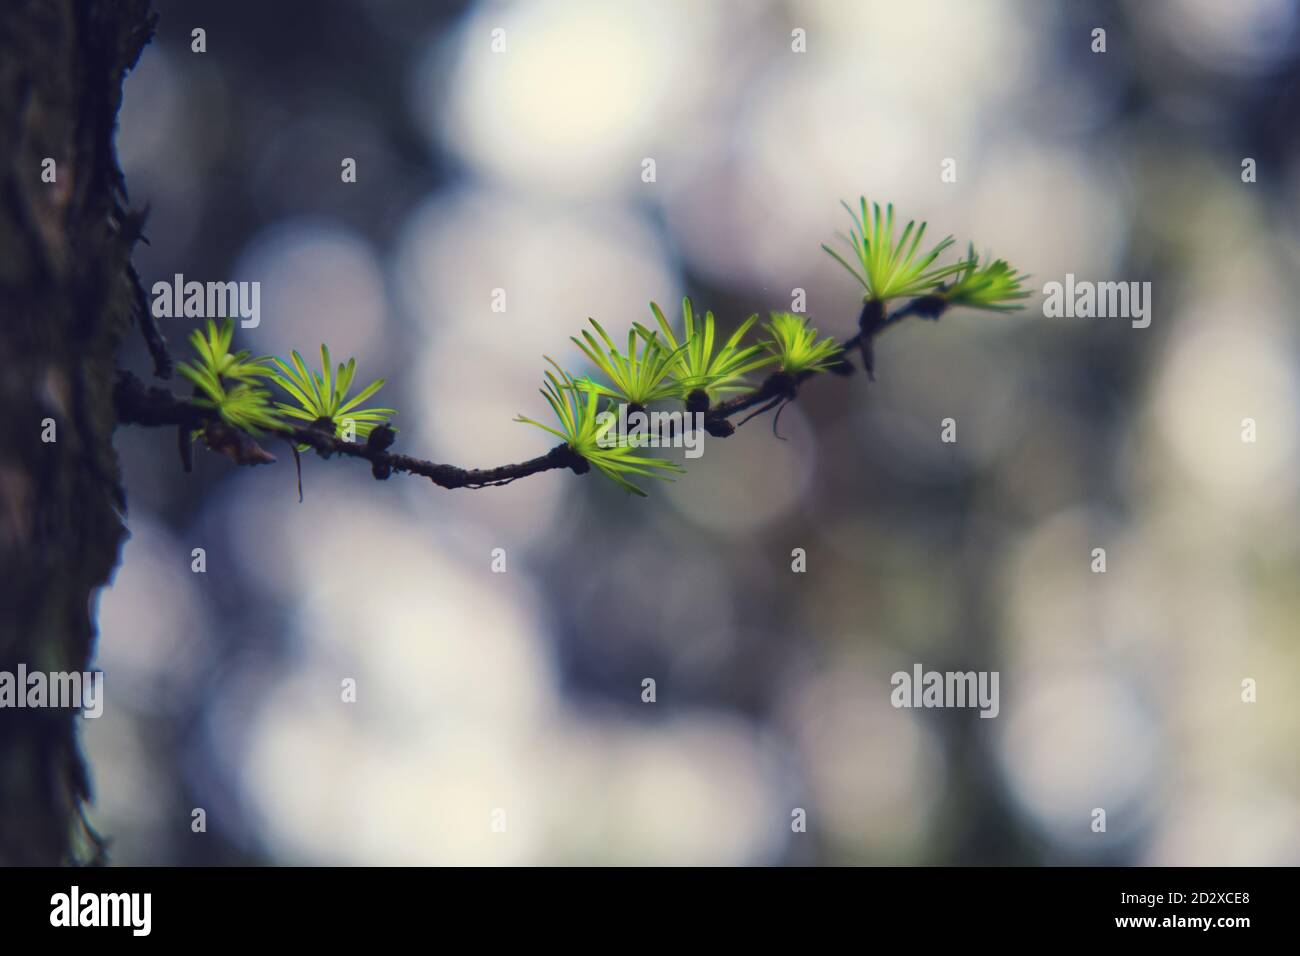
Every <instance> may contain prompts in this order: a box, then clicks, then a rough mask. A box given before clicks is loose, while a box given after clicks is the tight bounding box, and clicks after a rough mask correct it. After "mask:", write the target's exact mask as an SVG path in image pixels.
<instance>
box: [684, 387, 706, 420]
mask: <svg viewBox="0 0 1300 956" xmlns="http://www.w3.org/2000/svg"><path fill="white" fill-rule="evenodd" d="M686 410H687V411H688V412H690V413H691V414H692V415H706V414H708V411H709V393H708V392H706V391H705V390H704V389H702V388H697V389H695V390H694V391H692V392H691V393H690V394H689V395H687V396H686Z"/></svg>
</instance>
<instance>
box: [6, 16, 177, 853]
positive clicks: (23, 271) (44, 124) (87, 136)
mask: <svg viewBox="0 0 1300 956" xmlns="http://www.w3.org/2000/svg"><path fill="white" fill-rule="evenodd" d="M153 21H154V18H153V16H152V14H151V13H150V11H149V2H148V0H9V2H7V3H6V5H5V12H4V16H3V17H0V362H2V363H3V368H2V369H0V448H3V449H4V451H3V457H2V458H0V670H7V671H9V672H11V673H13V672H14V671H15V670H16V667H17V665H18V663H19V662H23V663H25V664H26V665H27V667H28V668H29V669H34V670H41V671H47V672H48V671H84V670H86V669H87V667H88V665H89V662H90V659H91V655H92V651H93V644H94V639H95V625H94V614H93V604H94V601H95V599H96V592H97V591H98V589H99V588H101V587H103V586H104V585H105V584H106V583H107V582H108V580H109V577H110V575H111V573H112V570H113V568H114V566H115V565H116V563H117V560H118V555H119V551H120V548H121V545H122V542H123V540H124V539H125V537H126V531H125V528H124V526H123V522H122V513H123V511H124V510H125V501H124V497H123V494H122V489H121V487H120V484H119V478H118V463H117V456H116V454H115V452H114V450H113V445H112V436H113V428H114V424H115V419H114V413H113V402H112V389H113V381H114V356H115V353H116V350H117V346H118V344H119V342H120V341H121V339H122V337H123V335H124V334H125V333H126V332H127V331H128V329H129V328H130V325H131V322H132V320H133V312H134V310H135V309H136V307H137V302H136V299H135V294H134V286H133V284H132V272H131V266H130V256H131V249H132V246H133V245H134V242H135V240H136V233H137V232H138V221H137V220H136V219H135V218H134V217H132V216H130V215H128V214H127V213H126V211H125V209H126V200H125V190H124V187H123V184H122V177H121V172H120V170H119V168H118V164H117V158H116V154H115V151H114V146H113V136H114V131H115V125H116V121H117V111H118V106H119V104H120V101H121V95H122V81H123V78H124V76H125V74H126V71H127V70H129V69H130V68H131V67H132V66H134V64H135V62H136V59H137V57H138V56H139V54H140V51H141V49H142V48H143V46H144V45H145V43H147V42H148V40H149V38H150V36H151V35H152V31H153ZM47 157H48V158H51V159H53V160H54V161H55V164H56V165H55V169H54V172H55V181H54V182H45V181H43V180H42V171H43V167H42V161H43V160H45V159H46V158H47ZM47 419H52V420H53V422H54V427H55V437H56V440H55V441H53V442H45V441H43V440H42V432H43V431H45V430H46V428H45V426H44V424H43V423H44V422H45V421H46V420H47ZM107 693H108V706H110V707H111V706H112V691H111V688H109V689H108V691H107ZM81 719H82V718H80V717H78V716H76V715H75V714H74V713H72V712H70V711H68V710H55V709H22V710H18V709H10V708H5V709H0V864H57V863H65V862H78V861H86V860H91V859H96V858H98V857H99V849H100V848H99V846H98V843H97V841H96V840H95V838H94V837H93V834H92V833H91V832H90V830H89V828H88V827H86V826H85V824H84V821H83V817H82V806H83V802H84V801H86V800H88V799H89V797H90V785H89V779H88V775H87V772H86V768H85V764H84V761H83V759H82V756H81V753H80V749H79V745H78V729H77V725H78V722H79V721H80V720H81Z"/></svg>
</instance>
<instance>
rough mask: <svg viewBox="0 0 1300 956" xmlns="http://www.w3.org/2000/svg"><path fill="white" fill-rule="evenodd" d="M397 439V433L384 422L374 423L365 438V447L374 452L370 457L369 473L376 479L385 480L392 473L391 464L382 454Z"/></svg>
mask: <svg viewBox="0 0 1300 956" xmlns="http://www.w3.org/2000/svg"><path fill="white" fill-rule="evenodd" d="M396 440H397V433H396V432H394V431H393V429H392V428H390V427H389V426H388V425H386V424H380V425H376V426H375V428H374V431H372V432H371V433H370V437H369V438H368V439H366V448H368V449H369V450H370V451H372V452H374V455H373V457H371V459H370V473H371V474H372V475H374V476H375V480H376V481H385V480H387V478H388V476H389V475H391V474H392V473H393V466H392V465H391V464H390V463H389V461H388V456H387V455H386V454H384V452H386V451H387V450H388V449H389V448H390V447H391V446H392V444H393V442H394V441H396Z"/></svg>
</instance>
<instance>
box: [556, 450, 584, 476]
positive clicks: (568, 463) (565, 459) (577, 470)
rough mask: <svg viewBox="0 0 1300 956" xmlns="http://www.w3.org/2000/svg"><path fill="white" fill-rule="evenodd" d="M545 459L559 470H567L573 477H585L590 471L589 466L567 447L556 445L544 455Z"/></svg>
mask: <svg viewBox="0 0 1300 956" xmlns="http://www.w3.org/2000/svg"><path fill="white" fill-rule="evenodd" d="M546 458H547V459H549V460H550V461H551V462H552V463H553V464H556V465H559V466H560V467H561V468H568V469H569V470H570V471H572V472H573V473H574V474H575V475H585V474H586V473H587V472H589V471H591V464H590V462H588V461H587V459H585V458H583V457H582V456H581V455H579V454H578V453H577V452H576V451H574V450H573V449H572V448H570V447H569V446H568V445H556V446H555V447H554V448H552V449H551V450H550V451H549V452H547V453H546Z"/></svg>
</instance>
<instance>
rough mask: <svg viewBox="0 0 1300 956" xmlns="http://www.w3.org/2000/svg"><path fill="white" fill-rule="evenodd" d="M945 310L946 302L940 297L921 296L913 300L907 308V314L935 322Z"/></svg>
mask: <svg viewBox="0 0 1300 956" xmlns="http://www.w3.org/2000/svg"><path fill="white" fill-rule="evenodd" d="M947 308H948V300H947V299H945V298H944V297H943V296H941V295H923V296H921V297H920V298H919V299H913V300H912V301H911V302H910V303H908V306H907V309H908V311H909V312H912V313H914V314H915V315H918V316H920V317H921V318H923V319H930V320H931V321H934V320H937V319H938V318H939V316H941V315H943V313H944V310H945V309H947Z"/></svg>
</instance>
